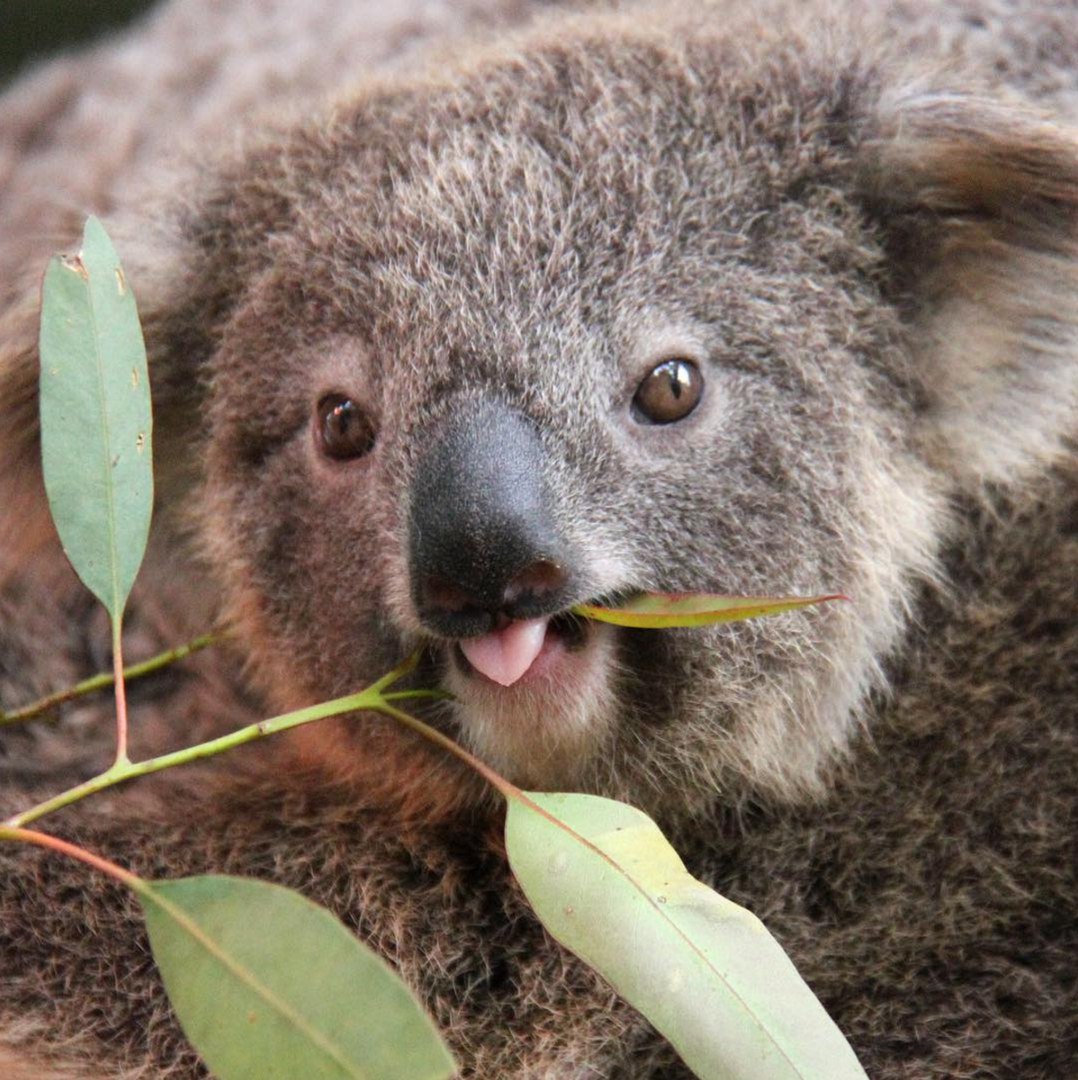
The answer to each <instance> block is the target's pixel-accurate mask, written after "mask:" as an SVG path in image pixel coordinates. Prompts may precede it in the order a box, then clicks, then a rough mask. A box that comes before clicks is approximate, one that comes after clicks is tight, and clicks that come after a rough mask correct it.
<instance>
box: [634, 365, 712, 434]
mask: <svg viewBox="0 0 1078 1080" xmlns="http://www.w3.org/2000/svg"><path fill="white" fill-rule="evenodd" d="M703 393H704V377H703V375H701V374H700V369H699V368H698V367H697V366H696V365H695V364H694V363H693V362H692V361H691V360H681V359H674V360H664V361H663V362H662V363H661V364H658V365H657V366H656V367H654V368H652V369H651V371H649V372H648V374H647V375H645V376H644V381H643V382H642V383H641V384H640V386H639V387H638V388H637V391H636V397H634V398H633V411H634V412H635V413H636V416H637V419H638V420H642V421H643V422H644V423H649V424H672V423H673V422H674V421H675V420H683V419H684V418H685V417H686V416H688V415H689V413H691V412H692V411H693V409H695V408H696V406H697V405H698V404H699V403H700V398H701V397H702V396H703Z"/></svg>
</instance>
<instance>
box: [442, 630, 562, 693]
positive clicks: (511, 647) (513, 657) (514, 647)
mask: <svg viewBox="0 0 1078 1080" xmlns="http://www.w3.org/2000/svg"><path fill="white" fill-rule="evenodd" d="M546 627H547V620H546V619H526V620H521V621H519V622H511V623H510V624H509V625H508V626H506V627H503V628H502V629H501V630H494V631H492V632H491V633H489V634H484V635H483V636H482V637H477V638H464V639H463V640H462V641H461V643H460V649H461V652H463V653H464V655H465V656H466V657H467V658H468V662H469V663H470V664H471V665H472V667H474V668H475V670H476V671H479V672H481V673H482V674H483V675H486V677H487V678H488V679H492V680H493V681H494V682H496V683H498V684H499V685H501V686H512V685H513V683H515V682H516V681H517V679H519V678H520V677H521V675H523V674H524V672H526V671H527V670H528V668H530V667H531V666H532V662H533V661H534V660H535V658H536V657H537V656H538V655H539V651H540V650H541V649H542V647H543V642H544V641H546Z"/></svg>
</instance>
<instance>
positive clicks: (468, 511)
mask: <svg viewBox="0 0 1078 1080" xmlns="http://www.w3.org/2000/svg"><path fill="white" fill-rule="evenodd" d="M543 466H544V451H543V448H542V444H541V443H540V441H539V437H538V435H537V434H536V432H535V429H534V428H533V427H532V426H531V424H530V423H529V422H528V421H527V420H526V419H525V418H524V417H523V416H521V415H520V414H519V413H517V412H515V411H513V410H512V409H510V408H509V407H508V406H506V405H503V404H501V403H500V402H490V401H483V402H480V403H479V405H478V406H477V407H476V406H473V407H471V408H469V410H468V412H467V414H465V415H461V416H459V417H454V418H452V419H451V420H450V421H449V422H448V424H447V425H446V426H445V427H444V428H443V429H442V431H441V432H440V435H439V436H438V438H437V441H436V442H435V443H434V445H433V446H432V447H431V448H430V449H429V450H428V451H427V452H426V454H425V455H424V456H423V457H422V459H421V460H420V463H419V468H418V471H417V474H416V477H415V481H414V484H413V487H412V493H411V505H410V510H409V552H408V557H409V573H410V578H411V595H412V601H413V603H414V604H415V606H416V611H417V612H418V614H419V617H420V620H421V621H422V623H423V624H424V626H426V627H427V628H428V629H429V630H430V631H432V632H433V633H436V634H438V635H441V636H445V637H453V638H459V637H472V636H476V635H479V634H485V633H487V632H488V631H490V630H491V629H493V628H495V627H496V626H497V625H498V624H499V623H500V622H504V621H505V620H506V619H533V618H538V617H541V616H543V615H551V614H554V613H556V612H559V611H561V610H563V609H564V608H565V607H567V606H568V605H569V603H571V602H572V599H573V593H574V583H573V577H574V575H573V572H572V569H571V568H572V567H573V566H574V558H573V553H572V550H571V546H570V544H569V543H568V542H567V541H566V540H565V538H564V537H562V536H561V535H560V534H559V532H558V529H557V528H556V526H555V525H554V522H553V519H552V517H551V514H550V502H551V500H550V497H549V493H548V491H547V488H546V485H545V482H544V479H543V474H544V467H543Z"/></svg>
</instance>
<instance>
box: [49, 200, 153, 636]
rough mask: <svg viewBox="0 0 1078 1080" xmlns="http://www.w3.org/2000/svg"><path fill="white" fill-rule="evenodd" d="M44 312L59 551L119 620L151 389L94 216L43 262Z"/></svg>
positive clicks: (134, 554)
mask: <svg viewBox="0 0 1078 1080" xmlns="http://www.w3.org/2000/svg"><path fill="white" fill-rule="evenodd" d="M41 303H42V308H41V336H40V352H41V458H42V467H43V470H44V474H45V488H46V491H47V492H48V497H49V507H50V509H51V511H52V516H53V520H54V521H55V522H56V529H57V531H58V532H59V534H60V540H61V542H62V543H63V546H64V551H65V552H66V553H67V557H68V558H69V559H70V560H71V564H72V566H74V568H75V571H76V573H78V575H79V577H80V578H81V579H82V581H83V583H84V584H85V585H86V587H87V588H88V589H89V590H90V591H91V592H92V593H93V594H94V596H96V597H97V598H98V599H99V600H100V601H101V603H102V604H104V605H105V607H106V608H107V609H108V612H109V615H110V616H111V617H112V621H113V625H114V626H116V625H118V623H119V620H120V616H121V615H122V614H123V608H124V605H125V603H126V602H127V596H128V594H129V593H130V591H131V585H132V583H133V582H134V580H135V575H136V574H137V573H138V568H139V565H140V564H141V562H142V556H143V553H144V551H145V548H146V537H147V534H148V533H149V528H150V513H151V510H152V507H153V472H152V467H151V443H150V440H151V418H150V387H149V378H148V376H147V370H146V349H145V346H144V344H143V340H142V330H141V328H140V326H139V318H138V311H137V310H136V307H135V298H134V295H133V294H132V292H131V288H130V286H129V285H128V284H127V279H126V278H125V276H124V272H123V269H122V267H121V266H120V261H119V259H118V257H117V255H116V251H115V249H114V248H113V246H112V242H111V241H110V240H109V238H108V235H107V233H106V232H105V230H104V228H103V226H102V225H101V223H100V222H99V221H98V220H97V219H96V218H90V219H89V220H88V221H87V222H86V228H85V230H84V232H83V238H82V250H81V251H80V252H79V254H78V255H77V256H74V257H67V258H65V257H61V256H56V257H54V258H53V259H52V261H51V262H50V263H49V267H48V270H47V271H46V273H45V281H44V285H43V288H42V302H41Z"/></svg>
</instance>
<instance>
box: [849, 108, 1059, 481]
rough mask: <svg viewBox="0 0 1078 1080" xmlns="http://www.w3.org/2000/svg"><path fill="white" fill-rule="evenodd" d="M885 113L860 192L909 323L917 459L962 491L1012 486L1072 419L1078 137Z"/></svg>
mask: <svg viewBox="0 0 1078 1080" xmlns="http://www.w3.org/2000/svg"><path fill="white" fill-rule="evenodd" d="M881 115H882V123H881V125H880V128H879V134H878V136H877V137H876V138H874V139H873V140H872V142H871V143H869V144H868V146H867V148H866V150H867V153H866V160H867V162H868V168H867V170H866V181H867V192H868V195H869V200H870V205H873V206H874V207H876V208H878V210H879V211H880V212H881V220H882V221H883V223H884V228H885V230H886V234H887V238H888V243H889V244H890V245H891V246H892V248H893V251H894V257H895V260H896V262H895V265H896V278H895V281H896V287H897V289H898V293H899V296H900V298H901V300H902V302H904V303H908V304H909V305H910V307H911V311H912V318H913V325H914V326H915V342H914V347H915V363H916V365H917V369H918V370H917V371H916V373H915V374H916V376H917V377H918V379H919V382H920V385H921V386H922V387H923V389H924V404H925V409H924V413H923V432H922V434H923V442H924V445H925V448H926V450H927V452H928V454H929V456H930V458H931V459H932V460H933V462H934V463H937V464H939V465H941V466H942V467H943V468H944V469H945V470H946V471H948V472H950V473H951V474H952V475H955V476H957V477H958V479H959V480H960V481H961V482H962V483H963V484H966V485H978V484H980V483H983V482H986V481H997V482H1004V483H1006V482H1008V481H1013V480H1017V479H1020V478H1021V477H1023V476H1024V475H1026V474H1028V473H1029V472H1030V471H1031V470H1033V469H1041V468H1043V467H1044V466H1045V465H1047V464H1048V463H1050V462H1051V460H1052V459H1053V458H1054V457H1055V456H1056V455H1057V454H1058V453H1059V452H1060V450H1061V448H1062V446H1063V444H1064V442H1065V441H1066V439H1067V438H1068V436H1072V435H1073V434H1074V432H1075V421H1076V418H1078V130H1068V129H1066V128H1062V127H1060V126H1059V125H1057V124H1053V123H1050V122H1048V121H1047V120H1045V119H1044V118H1043V117H1041V116H1040V115H1039V114H1037V113H1034V112H1031V111H1029V110H1027V109H1023V108H1020V107H1017V106H1013V105H1010V104H1002V103H1000V102H998V101H992V100H987V99H983V98H977V97H971V96H964V95H959V94H943V93H935V94H927V93H923V92H922V93H918V94H915V95H910V96H907V97H895V98H893V99H891V100H890V101H885V102H884V103H883V106H882V111H881Z"/></svg>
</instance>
